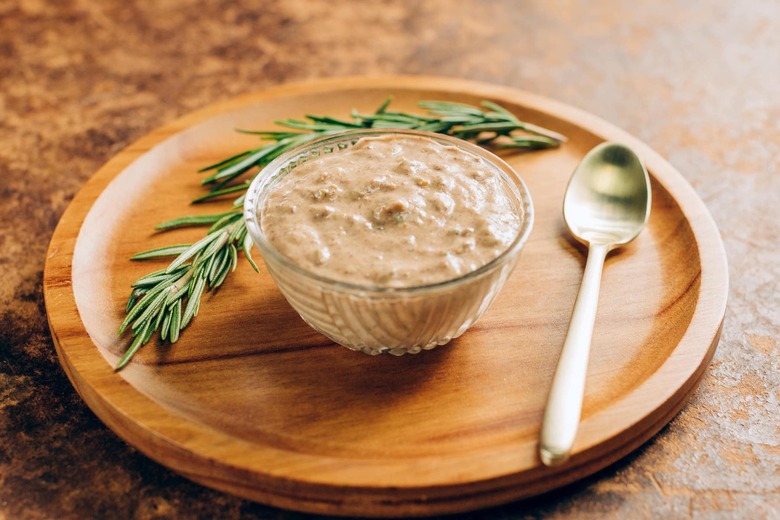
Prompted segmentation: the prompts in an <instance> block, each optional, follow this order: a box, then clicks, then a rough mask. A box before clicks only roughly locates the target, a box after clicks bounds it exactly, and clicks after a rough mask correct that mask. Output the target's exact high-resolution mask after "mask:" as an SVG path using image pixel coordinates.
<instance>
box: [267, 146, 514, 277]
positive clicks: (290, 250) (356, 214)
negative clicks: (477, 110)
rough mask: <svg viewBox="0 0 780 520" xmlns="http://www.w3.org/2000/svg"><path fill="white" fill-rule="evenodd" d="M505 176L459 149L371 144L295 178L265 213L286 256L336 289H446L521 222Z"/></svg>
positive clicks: (501, 247) (489, 256)
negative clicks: (442, 285)
mask: <svg viewBox="0 0 780 520" xmlns="http://www.w3.org/2000/svg"><path fill="white" fill-rule="evenodd" d="M505 190H506V188H505V187H504V186H503V183H502V181H501V179H500V177H499V173H498V170H497V168H496V167H495V166H493V165H491V164H490V163H488V162H487V161H485V160H484V159H482V158H481V157H478V156H476V155H472V154H470V153H468V152H466V151H464V150H462V149H460V148H458V147H456V146H446V145H442V144H439V143H437V142H436V141H433V140H431V139H428V138H425V137H418V136H407V135H387V136H381V137H364V138H362V139H360V140H359V141H358V142H357V143H356V144H354V145H353V146H351V147H349V148H346V149H343V150H336V151H333V152H331V153H327V154H322V155H320V156H318V157H311V158H309V160H308V161H306V162H304V163H302V164H300V165H298V166H297V167H296V168H294V169H292V170H291V171H290V172H289V173H288V174H287V175H286V176H285V177H283V178H282V179H281V180H280V181H279V182H278V184H277V185H276V186H275V187H274V188H273V190H272V192H271V193H270V194H269V195H268V198H267V199H266V201H265V204H264V205H263V207H262V208H261V219H260V220H261V222H262V228H263V232H264V234H265V236H266V238H267V239H268V241H269V242H270V243H271V244H273V246H274V247H275V248H276V249H278V250H279V251H280V252H281V253H282V254H284V255H285V256H287V257H288V258H290V260H292V261H293V262H294V263H295V264H298V265H300V266H301V267H304V268H306V269H308V270H310V271H312V272H314V273H317V274H319V275H321V276H325V277H327V278H330V279H334V280H339V281H344V282H349V283H355V284H362V285H371V286H385V287H412V286H419V285H427V284H432V283H436V282H442V281H444V280H448V279H451V278H455V277H458V276H461V275H464V274H466V273H468V272H471V271H474V270H475V269H478V268H479V267H481V266H483V265H485V264H486V263H488V262H490V261H491V260H493V259H494V258H496V257H497V256H499V255H500V254H501V253H502V252H503V251H505V250H506V249H507V248H508V247H509V245H510V244H511V243H512V242H513V241H514V239H515V238H516V237H517V234H518V232H519V229H520V225H521V216H520V215H518V212H517V210H516V209H515V208H514V206H513V205H512V203H511V202H510V198H509V196H508V195H507V193H506V192H505Z"/></svg>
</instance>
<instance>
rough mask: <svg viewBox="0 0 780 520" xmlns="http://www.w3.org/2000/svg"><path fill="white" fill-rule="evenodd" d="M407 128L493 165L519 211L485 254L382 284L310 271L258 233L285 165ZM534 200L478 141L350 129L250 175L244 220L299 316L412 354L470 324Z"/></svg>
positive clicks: (519, 242) (327, 331)
mask: <svg viewBox="0 0 780 520" xmlns="http://www.w3.org/2000/svg"><path fill="white" fill-rule="evenodd" d="M399 134H401V135H410V136H421V137H426V138H429V139H431V140H433V141H436V142H438V143H439V144H442V145H445V146H456V147H458V148H459V149H460V150H461V151H463V152H465V153H467V154H470V155H476V156H479V157H481V158H482V159H483V160H484V161H486V162H487V163H488V164H489V165H492V167H494V168H495V171H496V173H497V174H498V176H499V177H500V180H501V185H502V187H503V188H504V191H505V194H506V196H507V198H509V199H510V201H511V204H512V206H513V208H514V210H515V211H516V212H517V213H518V215H520V217H521V223H520V228H519V231H518V233H517V236H516V237H515V238H514V240H513V242H512V243H511V244H510V245H509V247H508V248H507V249H506V250H505V251H504V252H503V253H501V254H500V255H499V256H498V257H496V258H494V259H493V260H492V261H490V262H488V263H487V264H485V265H483V266H482V267H480V268H478V269H476V270H474V271H471V272H468V273H466V274H465V275H461V276H458V277H456V278H452V279H448V280H445V281H442V282H438V283H433V284H429V285H419V286H413V287H383V286H381V285H361V284H354V283H347V282H343V281H338V280H333V279H330V278H327V277H324V276H321V275H320V274H317V273H314V272H311V271H309V270H307V269H305V268H303V267H301V266H299V265H297V264H296V263H294V262H293V261H292V260H290V259H289V258H288V257H287V256H285V255H283V254H282V253H281V252H279V251H278V250H277V249H276V248H275V247H274V246H273V245H272V244H271V243H270V242H269V241H268V240H267V238H266V236H265V234H264V233H263V227H262V220H261V214H260V210H261V209H262V208H263V205H264V203H265V200H266V198H267V196H268V194H269V193H270V192H271V191H272V190H273V189H274V187H275V186H276V184H277V183H278V182H279V180H280V179H281V178H283V177H284V176H285V175H287V173H289V172H290V171H291V170H292V169H294V168H296V167H297V166H298V165H299V164H302V163H303V162H305V161H308V160H312V159H315V158H316V157H318V156H320V155H321V154H329V153H340V152H341V151H343V150H345V149H347V148H349V147H350V146H352V145H353V144H355V143H356V142H357V141H358V140H359V139H361V138H362V137H377V136H383V135H399ZM533 218H534V211H533V204H532V202H531V198H530V195H529V193H528V189H527V188H526V186H525V183H524V182H523V180H522V179H521V178H520V176H519V175H518V174H517V173H516V172H515V171H514V170H513V169H512V168H511V167H510V166H509V165H508V164H507V163H506V162H504V161H503V160H501V159H500V158H498V157H497V156H495V155H494V154H492V153H490V152H488V151H487V150H485V149H483V148H480V147H479V146H477V145H474V144H472V143H469V142H467V141H463V140H461V139H456V138H453V137H449V136H444V135H440V134H433V133H429V132H419V131H412V130H379V129H370V130H369V129H367V130H355V131H349V132H344V133H340V134H337V135H335V136H331V137H324V138H320V139H317V140H314V141H311V142H310V143H308V144H305V145H303V146H300V147H298V148H296V149H294V150H290V151H288V152H287V153H284V154H282V155H280V156H279V157H278V158H276V159H275V160H273V161H272V162H271V163H270V164H269V165H268V166H266V167H265V168H264V169H263V170H262V171H261V172H260V173H259V174H258V175H257V176H256V177H255V179H254V180H253V181H252V183H251V185H250V187H249V190H248V191H247V193H246V197H245V200H244V220H245V222H246V227H247V230H248V232H249V235H250V236H251V238H252V240H253V242H254V244H255V245H256V246H257V248H258V249H259V250H260V252H261V254H262V256H263V260H264V261H265V265H266V267H267V269H268V272H269V273H270V274H271V276H272V277H273V279H274V281H275V282H276V284H277V286H278V287H279V290H280V291H281V292H282V294H283V295H284V297H285V298H286V299H287V301H288V302H289V303H290V305H291V306H292V307H293V308H294V309H295V310H296V311H297V312H298V314H300V316H301V317H302V318H303V319H304V321H305V322H306V323H308V324H309V325H310V326H311V327H312V328H314V329H315V330H317V331H318V332H320V333H322V334H324V335H325V336H327V337H328V338H330V339H331V340H333V341H334V342H336V343H338V344H340V345H343V346H345V347H347V348H349V349H352V350H356V351H361V352H364V353H366V354H372V355H373V354H381V353H390V354H394V355H402V354H406V353H410V354H416V353H418V352H420V351H421V350H430V349H432V348H434V347H436V346H437V345H443V344H445V343H447V342H448V341H450V340H451V339H453V338H456V337H458V336H460V335H461V334H463V333H464V332H465V331H466V330H467V329H468V328H469V327H471V326H472V325H473V324H474V323H475V322H476V321H477V320H478V319H479V317H480V316H482V314H483V313H484V312H485V310H486V309H487V308H488V306H489V305H490V304H491V303H492V302H493V300H494V299H495V297H496V295H498V293H499V291H500V290H501V288H502V287H503V285H504V282H506V279H507V278H508V277H509V275H510V273H511V272H512V270H513V269H514V267H515V264H516V263H517V260H518V257H519V255H520V251H521V250H522V248H523V245H524V244H525V241H526V239H527V238H528V235H529V234H530V232H531V227H532V226H533Z"/></svg>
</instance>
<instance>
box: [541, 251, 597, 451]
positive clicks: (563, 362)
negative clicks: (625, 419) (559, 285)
mask: <svg viewBox="0 0 780 520" xmlns="http://www.w3.org/2000/svg"><path fill="white" fill-rule="evenodd" d="M608 252H609V247H608V246H607V245H604V244H596V245H591V246H590V247H589V248H588V259H587V262H586V263H585V273H584V274H583V277H582V285H581V286H580V291H579V293H578V294H577V301H576V302H575V303H574V311H573V312H572V316H571V322H570V323H569V331H568V332H567V333H566V340H565V341H564V342H563V350H562V351H561V357H560V359H559V360H558V367H557V368H556V369H555V376H554V377H553V381H552V387H551V389H550V395H549V397H548V399H547V407H546V409H545V411H544V419H543V421H542V434H541V440H540V445H539V456H540V457H541V459H542V462H543V463H544V464H546V465H547V466H555V465H558V464H562V463H564V462H566V460H568V458H569V453H570V451H571V448H572V446H573V445H574V438H575V437H576V435H577V428H578V426H579V423H580V414H581V412H582V399H583V395H584V393H585V374H586V372H587V370H588V356H589V354H590V342H591V337H592V336H593V324H594V323H595V321H596V308H597V307H598V302H599V286H600V284H601V272H602V270H603V267H604V260H605V259H606V257H607V253H608Z"/></svg>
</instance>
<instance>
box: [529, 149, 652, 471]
mask: <svg viewBox="0 0 780 520" xmlns="http://www.w3.org/2000/svg"><path fill="white" fill-rule="evenodd" d="M650 198H651V195H650V178H649V176H648V175H647V170H645V167H644V166H643V164H642V161H641V160H640V159H639V157H637V156H636V154H635V153H634V152H633V151H632V150H631V149H630V148H628V147H626V146H624V145H621V144H617V143H609V142H607V143H602V144H600V145H598V146H596V147H595V148H594V149H593V150H591V151H590V152H588V154H587V155H586V156H585V158H584V159H583V160H582V162H581V163H580V164H579V165H578V166H577V168H576V169H575V170H574V173H573V174H572V177H571V179H570V180H569V185H568V187H567V188H566V195H565V197H564V199H563V220H564V222H565V223H566V227H567V228H568V229H569V231H570V232H571V234H572V236H574V238H575V239H577V240H578V241H579V242H582V243H583V244H585V245H587V246H588V259H587V262H586V264H585V273H584V274H583V278H582V285H581V286H580V291H579V293H578V294H577V301H576V302H575V303H574V311H573V312H572V316H571V323H570V324H569V331H568V332H567V333H566V340H565V341H564V343H563V350H562V351H561V357H560V359H559V361H558V367H557V368H556V369H555V376H554V377H553V381H552V387H551V389H550V395H549V397H548V400H547V408H546V409H545V412H544V419H543V422H542V434H541V440H540V443H539V456H540V457H541V459H542V462H543V463H544V464H546V465H547V466H554V465H558V464H562V463H564V462H566V460H568V458H569V453H570V452H571V448H572V446H573V444H574V438H575V437H576V435H577V428H578V426H579V422H580V414H581V412H582V399H583V395H584V392H585V374H586V372H587V368H588V356H589V353H590V343H591V337H592V335H593V324H594V322H595V320H596V307H597V305H598V299H599V284H600V283H601V272H602V269H603V267H604V260H605V259H606V257H607V253H609V252H610V251H611V250H612V249H615V248H616V247H619V246H622V245H625V244H627V243H629V242H631V241H632V240H633V239H634V238H636V236H637V235H638V234H639V233H640V232H641V231H642V229H643V228H644V227H645V224H646V223H647V219H648V217H649V216H650Z"/></svg>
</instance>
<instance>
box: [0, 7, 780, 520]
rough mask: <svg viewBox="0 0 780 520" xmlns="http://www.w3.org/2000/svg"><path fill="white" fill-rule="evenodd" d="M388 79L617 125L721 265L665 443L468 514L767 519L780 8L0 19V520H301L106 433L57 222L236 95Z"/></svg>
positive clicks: (772, 513)
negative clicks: (443, 80)
mask: <svg viewBox="0 0 780 520" xmlns="http://www.w3.org/2000/svg"><path fill="white" fill-rule="evenodd" d="M596 5H597V6H598V7H596ZM377 74H425V75H441V76H453V77H461V78H469V79H475V80H480V81H485V82H492V83H497V84H502V85H508V86H512V87H517V88H522V89H525V90H529V91H531V92H535V93H538V94H541V95H545V96H548V97H551V98H555V99H558V100H560V101H562V102H565V103H568V104H571V105H574V106H577V107H579V108H582V109H584V110H586V111H589V112H592V113H594V114H596V115H598V116H600V117H602V118H604V119H606V120H608V121H610V122H612V123H614V124H616V125H618V126H620V127H622V128H624V129H625V130H627V131H628V132H630V133H632V134H634V135H635V136H637V137H639V138H640V139H642V140H644V141H645V142H647V143H648V144H649V145H650V146H651V147H653V148H654V149H655V150H657V151H658V152H659V153H661V154H662V155H663V156H665V157H666V158H667V159H668V160H669V161H670V162H671V163H672V164H673V165H674V166H675V167H676V168H677V169H678V170H679V171H680V172H681V173H682V174H683V176H684V177H685V178H686V179H687V180H688V181H689V182H690V183H691V184H692V186H693V187H694V189H695V190H696V191H697V192H698V194H699V195H700V196H701V198H702V199H703V200H704V202H705V203H706V205H707V207H708V208H709V209H710V211H711V212H712V215H713V217H714V219H715V221H716V223H717V225H718V226H719V228H720V230H721V233H722V236H723V240H724V243H725V247H726V251H727V255H728V259H729V272H730V293H729V304H728V309H727V312H726V318H725V322H724V325H723V333H722V337H721V340H720V345H719V347H718V350H717V352H716V354H715V357H714V360H713V362H712V364H711V366H710V368H709V370H708V372H707V374H706V375H705V377H704V379H703V381H702V383H701V386H700V387H699V389H698V390H697V391H696V393H695V394H694V396H693V398H692V399H691V400H690V401H689V403H688V405H687V406H686V407H685V408H684V409H683V410H682V412H680V414H679V415H678V416H677V417H676V418H675V419H673V420H672V421H671V423H670V424H669V425H668V426H666V427H665V428H664V429H663V430H662V431H661V432H660V433H659V434H658V435H657V436H656V437H654V438H653V439H652V440H651V441H650V442H648V443H647V444H646V445H645V446H643V447H642V448H641V449H639V450H638V451H636V452H635V453H633V454H632V455H630V456H629V457H627V458H626V459H624V460H623V461H621V462H619V463H617V464H615V465H613V466H611V467H609V468H607V469H606V470H603V471H602V472H600V473H599V474H597V475H595V476H594V477H591V478H589V479H587V480H585V481H583V482H580V483H577V484H575V485H572V486H570V487H568V488H565V489H562V490H559V491H557V492H555V493H553V494H550V495H547V496H544V497H541V498H537V499H533V500H531V501H526V502H522V503H517V504H510V505H506V506H503V507H499V508H495V509H492V510H488V511H484V512H479V513H475V514H472V515H470V517H472V518H478V517H483V518H539V517H545V518H563V517H569V516H572V517H578V518H647V517H651V516H653V517H655V516H657V517H669V518H686V517H695V518H777V515H780V361H779V360H780V345H779V344H778V342H779V341H780V340H779V339H778V338H780V255H779V254H778V253H780V249H779V247H778V243H780V95H779V94H778V93H779V92H780V90H778V88H779V87H778V85H779V84H780V4H778V3H777V2H772V1H771V0H770V1H752V2H728V1H725V0H715V1H713V2H696V3H694V2H644V3H640V5H638V4H637V3H636V2H630V1H620V0H609V1H606V2H599V3H595V4H593V5H591V4H589V3H586V2H575V1H566V0H560V1H540V0H530V1H526V2H513V1H509V0H507V1H500V0H495V1H467V0H464V1H456V2H450V1H445V0H433V1H427V2H420V1H403V0H398V1H392V0H391V1H374V0H370V1H365V2H345V1H335V0H333V1H324V0H311V1H304V0H287V1H284V2H273V1H263V2H249V1H231V2H228V1H221V2H216V1H196V0H158V1H156V2H138V1H132V0H130V1H128V0H124V1H119V0H105V1H101V2H90V1H87V0H63V1H53V0H51V1H45V0H0V196H2V203H0V216H2V218H0V267H1V268H2V273H3V276H2V277H0V518H138V519H146V518H303V517H305V515H301V514H298V513H288V512H285V511H280V510H277V509H273V508H269V507H265V506H262V505H259V504H255V503H251V502H248V501H244V500H241V499H239V498H236V497H233V496H229V495H226V494H223V493H220V492H217V491H213V490H210V489H207V488H204V487H201V486H199V485H197V484H194V483H192V482H190V481H188V480H186V479H184V478H183V477H180V476H179V475H177V474H175V473H173V472H171V471H169V470H167V469H165V468H164V467H161V466H159V465H158V464H156V463H155V462H153V461H151V460H150V459H148V458H146V457H145V456H143V455H142V454H140V453H139V452H137V451H136V450H135V449H134V448H132V447H131V446H128V445H127V444H125V443H124V442H123V441H121V440H120V439H119V438H118V437H116V436H115V435H114V434H113V433H112V432H111V431H110V430H108V429H107V428H106V427H105V426H103V424H102V423H101V422H100V421H99V420H98V419H97V418H96V417H95V416H94V415H93V414H92V412H91V411H90V410H89V409H88V408H87V407H86V405H85V404H84V403H83V402H82V401H81V399H80V398H79V397H78V395H77V394H76V392H75V391H74V389H73V387H72V386H71V385H70V383H69V381H68V379H67V377H66V376H65V374H64V372H63V371H62V369H61V368H60V365H59V363H58V361H57V357H56V354H55V351H54V347H53V344H52V339H51V336H50V334H49V331H48V328H47V324H46V311H45V308H44V304H43V296H42V289H41V280H42V272H43V266H44V261H45V255H46V248H47V245H48V242H49V239H50V237H51V235H52V232H53V230H54V227H55V226H56V224H57V221H58V219H59V217H60V215H62V213H63V211H64V210H65V207H66V206H67V204H68V202H69V201H70V200H71V199H72V197H73V196H74V195H75V193H76V192H77V191H78V190H79V188H80V187H81V186H82V185H83V184H84V182H85V181H86V180H87V179H88V178H89V177H90V176H91V175H92V174H93V173H94V172H95V171H97V169H98V168H99V167H100V166H101V165H102V164H103V163H104V162H105V161H106V160H108V159H109V158H110V157H111V156H113V155H114V154H116V153H117V152H118V151H119V150H121V149H122V148H124V147H125V146H127V145H128V144H130V143H131V142H133V141H134V140H135V139H137V138H139V137H141V136H142V135H144V134H146V133H148V132H149V131H151V130H152V129H154V128H156V127H158V126H160V125H162V124H163V123H166V122H169V121H171V120H173V119H175V118H176V117H178V116H181V115H183V114H185V113H187V112H189V111H191V110H193V109H196V108H200V107H203V106H205V105H208V104H211V103H213V102H215V101H219V100H225V99H228V98H230V97H233V96H234V95H237V94H241V93H246V92H252V91H256V90H259V89H262V88H265V87H269V86H273V85H278V84H282V83H287V82H292V81H300V80H305V79H316V78H323V77H333V76H346V75H377Z"/></svg>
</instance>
